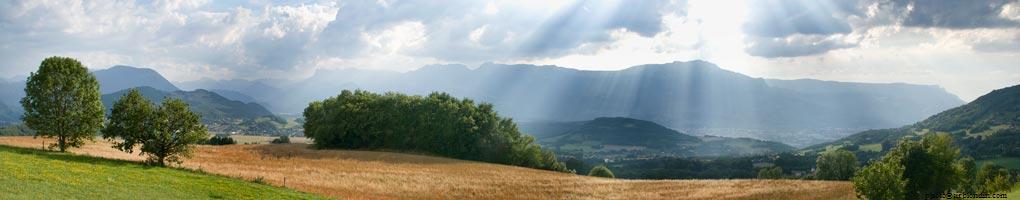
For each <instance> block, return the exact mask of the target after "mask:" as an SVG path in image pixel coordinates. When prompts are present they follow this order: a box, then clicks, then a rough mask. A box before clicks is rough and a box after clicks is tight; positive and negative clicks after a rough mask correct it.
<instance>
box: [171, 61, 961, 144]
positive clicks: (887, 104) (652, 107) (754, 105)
mask: <svg viewBox="0 0 1020 200" xmlns="http://www.w3.org/2000/svg"><path fill="white" fill-rule="evenodd" d="M220 82H224V81H220ZM241 82H246V83H243V84H238V85H232V86H230V87H232V88H218V87H220V86H216V85H211V84H191V83H198V82H191V83H187V84H189V85H193V87H201V88H209V89H229V90H234V91H238V92H241V93H244V94H246V95H248V96H251V97H254V98H255V99H258V100H259V101H260V102H265V103H264V104H265V105H266V107H268V108H270V109H272V110H273V111H274V112H278V113H300V112H301V111H302V110H303V109H304V107H305V106H307V104H308V102H311V101H314V100H320V99H324V98H326V97H329V96H333V95H336V94H337V93H338V91H340V90H342V89H364V90H369V91H374V92H385V91H397V92H403V93H409V94H427V93H429V92H433V91H441V92H447V93H450V94H451V95H453V96H458V97H467V98H471V99H474V100H476V101H482V102H489V103H492V104H494V105H495V108H496V109H497V110H498V111H499V112H500V113H501V114H504V115H507V116H510V117H512V118H514V119H516V120H518V121H531V122H536V121H581V120H589V119H594V118H597V117H603V116H622V117H629V118H635V119H643V120H649V121H653V122H656V123H659V124H662V125H664V126H667V127H670V128H675V129H685V130H687V129H739V130H748V131H751V132H752V133H750V134H744V135H726V134H729V133H731V132H728V131H722V132H719V133H707V134H713V135H723V136H739V137H754V138H758V139H766V140H773V141H784V142H792V141H786V139H789V138H796V139H798V140H803V141H797V142H796V143H793V144H795V145H798V146H800V145H804V146H806V145H810V144H817V143H820V142H824V141H829V140H831V139H835V138H839V137H842V136H845V135H849V134H852V133H854V132H856V131H857V130H864V129H873V128H889V127H898V126H902V125H906V124H909V123H913V122H916V121H918V120H921V119H923V118H924V117H927V116H930V115H932V114H935V113H937V112H939V111H942V110H945V109H948V108H951V107H955V106H958V105H962V104H963V103H964V102H963V101H962V100H960V99H959V98H958V97H956V96H954V95H952V94H949V93H948V92H946V91H945V90H944V89H942V88H940V87H938V86H928V85H910V84H872V83H848V82H833V81H817V80H773V79H762V78H752V77H749V76H746V75H743V74H739V73H736V72H732V71H728V70H724V69H722V68H719V67H718V66H716V65H714V64H712V63H708V62H704V61H690V62H673V63H665V64H649V65H639V66H634V67H630V68H627V69H624V70H617V71H585V70H577V69H570V68H563V67H557V66H535V65H503V64H493V63H485V64H482V65H481V66H479V67H478V68H475V69H471V68H468V67H466V66H464V65H429V66H425V67H422V68H419V69H417V70H414V71H410V72H405V73H399V72H388V71H371V70H358V69H343V70H332V71H331V70H320V71H318V72H316V73H315V74H314V75H313V76H312V77H310V78H308V79H305V80H300V81H294V82H290V83H287V82H286V81H278V80H277V81H266V82H263V81H259V80H254V81H231V83H241ZM270 82H272V83H271V84H270ZM182 84H184V83H182ZM252 88H258V89H252ZM281 88H286V89H281ZM761 130H767V131H761ZM805 130H808V131H805ZM813 130H824V131H813ZM829 130H835V131H829ZM804 132H807V133H804ZM699 134H704V133H699ZM832 134H835V135H832Z"/></svg>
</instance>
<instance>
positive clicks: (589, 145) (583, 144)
mask: <svg viewBox="0 0 1020 200" xmlns="http://www.w3.org/2000/svg"><path fill="white" fill-rule="evenodd" d="M520 127H521V129H522V130H523V131H524V132H525V133H528V134H531V135H532V136H535V138H536V139H538V142H539V143H540V144H542V146H543V147H546V148H551V149H554V151H556V152H557V154H562V155H577V154H582V155H585V157H596V158H641V157H655V156H680V157H691V156H694V157H702V156H735V155H754V154H762V153H772V152H783V151H790V150H793V149H794V148H793V147H790V146H789V145H786V144H783V143H778V142H769V141H761V140H755V139H748V138H728V137H717V136H701V137H698V136H692V135H687V134H684V133H680V132H678V131H676V130H673V129H669V128H666V127H664V126H662V125H659V124H657V123H655V122H651V121H645V120H639V119H632V118H624V117H600V118H596V119H594V120H590V121H581V122H560V123H557V122H532V123H522V125H521V126H520Z"/></svg>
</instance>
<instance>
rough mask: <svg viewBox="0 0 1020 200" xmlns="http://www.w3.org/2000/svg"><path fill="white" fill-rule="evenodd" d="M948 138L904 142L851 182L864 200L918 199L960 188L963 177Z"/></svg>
mask: <svg viewBox="0 0 1020 200" xmlns="http://www.w3.org/2000/svg"><path fill="white" fill-rule="evenodd" d="M959 155H960V149H959V148H956V147H954V146H953V138H952V137H950V136H949V135H948V134H935V133H932V134H926V135H924V137H923V138H922V139H921V141H920V142H918V141H911V140H906V139H905V140H903V141H901V142H900V144H899V145H897V146H896V147H895V148H893V149H892V150H890V151H889V153H887V154H886V155H885V156H882V158H881V159H880V160H879V161H876V162H872V163H871V164H870V165H869V166H867V167H865V168H864V170H861V172H860V173H858V174H857V175H856V176H854V178H853V183H854V186H855V188H856V190H857V194H858V196H860V197H865V198H867V199H920V198H924V197H925V196H926V195H927V194H941V193H945V192H949V191H950V190H951V189H957V188H960V187H959V185H960V184H961V183H963V182H964V181H963V180H964V179H965V178H966V177H964V176H965V174H966V172H965V171H964V169H963V168H962V167H959V166H962V165H963V164H962V163H961V162H963V160H964V159H960V158H959Z"/></svg>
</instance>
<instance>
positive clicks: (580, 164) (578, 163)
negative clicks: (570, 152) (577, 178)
mask: <svg viewBox="0 0 1020 200" xmlns="http://www.w3.org/2000/svg"><path fill="white" fill-rule="evenodd" d="M564 163H565V164H564V165H565V166H566V167H567V169H570V170H573V171H574V172H575V173H584V171H586V169H588V164H587V163H584V161H583V160H581V159H577V157H570V158H568V159H567V161H565V162H564Z"/></svg>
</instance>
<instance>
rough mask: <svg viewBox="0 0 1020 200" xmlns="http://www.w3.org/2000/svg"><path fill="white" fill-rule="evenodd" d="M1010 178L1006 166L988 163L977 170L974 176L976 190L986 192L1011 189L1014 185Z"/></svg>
mask: <svg viewBox="0 0 1020 200" xmlns="http://www.w3.org/2000/svg"><path fill="white" fill-rule="evenodd" d="M1010 180H1011V176H1010V174H1009V170H1007V169H1006V168H1005V167H1002V166H999V165H995V164H986V165H984V166H981V170H978V171H977V173H976V175H975V177H974V187H975V188H976V189H975V190H976V191H978V192H984V193H994V192H1000V191H1009V190H1010V189H1012V186H1013V185H1012V183H1011V182H1010Z"/></svg>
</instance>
